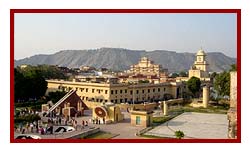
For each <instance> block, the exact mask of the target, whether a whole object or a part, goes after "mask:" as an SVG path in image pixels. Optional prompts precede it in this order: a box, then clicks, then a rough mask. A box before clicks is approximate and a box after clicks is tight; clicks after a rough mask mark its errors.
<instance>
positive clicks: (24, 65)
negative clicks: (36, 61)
mask: <svg viewBox="0 0 250 150" xmlns="http://www.w3.org/2000/svg"><path fill="white" fill-rule="evenodd" d="M27 67H28V65H26V64H22V65H20V68H21V69H24V68H27Z"/></svg>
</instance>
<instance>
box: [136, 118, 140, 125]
mask: <svg viewBox="0 0 250 150" xmlns="http://www.w3.org/2000/svg"><path fill="white" fill-rule="evenodd" d="M135 124H136V125H140V124H141V117H140V116H136V121H135Z"/></svg>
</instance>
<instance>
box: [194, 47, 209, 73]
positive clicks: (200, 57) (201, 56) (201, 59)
mask: <svg viewBox="0 0 250 150" xmlns="http://www.w3.org/2000/svg"><path fill="white" fill-rule="evenodd" d="M194 66H195V68H196V69H198V70H202V71H207V66H208V64H207V62H206V53H205V52H204V51H203V50H202V49H200V50H199V51H198V52H197V54H196V61H195V62H194Z"/></svg>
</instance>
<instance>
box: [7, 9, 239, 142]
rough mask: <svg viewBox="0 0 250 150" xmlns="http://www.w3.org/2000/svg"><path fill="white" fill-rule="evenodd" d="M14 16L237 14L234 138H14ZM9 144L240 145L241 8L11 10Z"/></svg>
mask: <svg viewBox="0 0 250 150" xmlns="http://www.w3.org/2000/svg"><path fill="white" fill-rule="evenodd" d="M15 13H235V14H237V72H238V76H237V80H238V82H237V89H238V91H237V92H238V93H237V101H238V105H237V110H238V112H237V118H238V120H237V124H238V126H237V129H238V132H237V139H84V140H81V139H41V140H17V139H14V131H13V129H14V15H15ZM10 142H11V143H52V142H53V143H240V142H241V9H10Z"/></svg>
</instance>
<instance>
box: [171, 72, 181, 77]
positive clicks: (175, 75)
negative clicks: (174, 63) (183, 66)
mask: <svg viewBox="0 0 250 150" xmlns="http://www.w3.org/2000/svg"><path fill="white" fill-rule="evenodd" d="M171 77H172V78H176V77H179V75H178V73H172V75H171Z"/></svg>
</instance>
